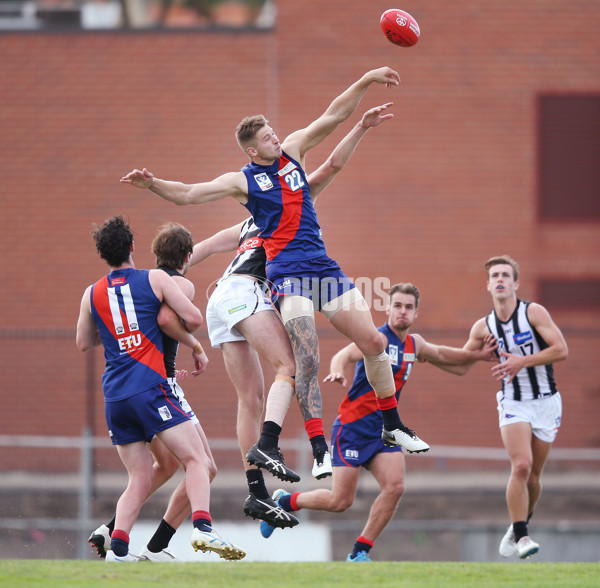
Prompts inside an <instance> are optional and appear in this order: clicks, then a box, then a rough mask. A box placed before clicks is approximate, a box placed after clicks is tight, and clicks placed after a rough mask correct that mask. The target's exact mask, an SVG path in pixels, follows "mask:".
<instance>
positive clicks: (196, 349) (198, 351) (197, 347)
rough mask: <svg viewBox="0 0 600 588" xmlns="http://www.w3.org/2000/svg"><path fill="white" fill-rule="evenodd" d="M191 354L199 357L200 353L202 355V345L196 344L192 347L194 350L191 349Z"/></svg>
mask: <svg viewBox="0 0 600 588" xmlns="http://www.w3.org/2000/svg"><path fill="white" fill-rule="evenodd" d="M192 353H195V354H197V355H201V354H202V353H204V349H202V345H200V343H196V345H194V348H193V349H192Z"/></svg>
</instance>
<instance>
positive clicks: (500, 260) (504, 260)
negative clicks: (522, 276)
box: [485, 254, 519, 282]
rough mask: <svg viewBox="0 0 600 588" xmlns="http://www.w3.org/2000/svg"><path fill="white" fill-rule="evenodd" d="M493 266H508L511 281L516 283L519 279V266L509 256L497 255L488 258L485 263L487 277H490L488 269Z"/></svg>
mask: <svg viewBox="0 0 600 588" xmlns="http://www.w3.org/2000/svg"><path fill="white" fill-rule="evenodd" d="M495 265H510V267H512V270H513V279H514V281H515V282H516V281H517V280H518V279H519V264H518V263H517V262H516V261H515V260H514V259H513V258H512V257H510V256H509V255H506V254H505V255H498V256H496V257H490V258H489V259H488V260H487V261H486V262H485V271H486V272H487V275H488V276H489V275H490V268H491V267H493V266H495Z"/></svg>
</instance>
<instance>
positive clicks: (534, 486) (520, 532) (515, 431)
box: [465, 255, 569, 559]
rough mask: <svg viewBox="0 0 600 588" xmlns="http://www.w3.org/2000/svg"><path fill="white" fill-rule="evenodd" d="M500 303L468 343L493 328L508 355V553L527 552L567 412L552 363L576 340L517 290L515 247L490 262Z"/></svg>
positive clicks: (503, 393) (503, 367)
mask: <svg viewBox="0 0 600 588" xmlns="http://www.w3.org/2000/svg"><path fill="white" fill-rule="evenodd" d="M485 270H486V272H487V289H488V292H489V293H490V294H491V296H492V302H493V305H494V309H493V310H492V312H490V314H489V315H487V316H486V317H484V318H481V319H479V320H478V321H477V322H476V323H475V324H474V325H473V327H472V329H471V334H470V337H469V340H468V341H467V343H466V344H465V349H470V350H473V349H479V348H480V347H481V345H482V341H483V340H484V338H485V336H486V334H487V333H493V334H494V335H495V336H496V337H497V338H498V342H499V346H500V361H501V363H500V364H498V365H497V366H494V367H493V368H492V373H493V375H494V376H495V377H496V379H497V380H499V381H501V382H502V389H501V390H500V391H499V392H498V394H497V395H496V398H497V401H498V413H499V415H500V436H501V437H502V442H503V443H504V447H505V448H506V451H507V452H508V457H509V459H510V464H511V470H510V477H509V479H508V485H507V488H506V503H507V506H508V514H509V516H510V520H511V524H510V525H509V527H508V529H507V531H506V534H505V535H504V537H503V538H502V541H501V543H500V548H499V551H500V555H501V556H503V557H511V556H514V555H518V556H519V557H520V558H521V559H525V558H527V557H530V556H532V555H533V554H535V553H537V552H538V551H539V548H540V546H539V544H538V543H536V542H535V541H533V540H532V539H531V538H530V537H529V530H528V523H529V521H530V519H531V516H532V515H533V510H534V508H535V505H536V504H537V501H538V500H539V497H540V494H541V491H542V485H541V478H542V472H543V470H544V465H545V464H546V460H547V459H548V454H549V452H550V448H551V447H552V443H553V442H554V440H555V439H556V435H557V434H558V429H559V427H560V424H561V418H562V400H561V396H560V393H559V392H558V388H557V386H556V382H555V380H554V369H553V366H552V364H553V363H554V362H557V361H563V360H565V359H567V356H568V353H569V351H568V347H567V343H566V341H565V338H564V337H563V334H562V333H561V331H560V329H559V328H558V327H557V326H556V324H555V323H554V321H553V320H552V317H551V316H550V313H549V312H548V311H547V310H546V309H545V308H544V307H543V306H541V305H540V304H537V303H535V302H524V301H523V300H519V299H518V298H517V290H518V289H519V265H518V263H517V262H516V261H515V260H514V259H512V258H511V257H509V256H508V255H501V256H499V257H492V258H491V259H489V260H488V261H487V262H486V264H485Z"/></svg>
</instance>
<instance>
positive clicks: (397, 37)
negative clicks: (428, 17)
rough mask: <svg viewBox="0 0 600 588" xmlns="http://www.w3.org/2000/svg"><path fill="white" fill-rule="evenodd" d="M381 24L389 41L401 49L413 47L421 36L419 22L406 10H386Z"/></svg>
mask: <svg viewBox="0 0 600 588" xmlns="http://www.w3.org/2000/svg"><path fill="white" fill-rule="evenodd" d="M380 24H381V30H382V31H383V34H384V35H385V36H386V37H387V39H388V41H390V43H394V45H400V47H412V46H413V45H414V44H416V42H417V41H418V40H419V37H420V36H421V31H420V29H419V25H418V24H417V21H416V20H415V19H414V18H413V17H412V16H411V15H410V14H408V12H404V10H398V9H397V8H390V9H389V10H386V11H385V12H384V13H383V14H382V15H381V21H380Z"/></svg>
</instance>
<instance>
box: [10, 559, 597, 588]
mask: <svg viewBox="0 0 600 588" xmlns="http://www.w3.org/2000/svg"><path fill="white" fill-rule="evenodd" d="M0 586H1V587H2V588H13V587H14V588H26V587H30V586H36V587H42V586H43V587H44V588H54V587H56V588H71V587H76V586H86V587H93V588H97V587H99V586H110V587H111V588H138V587H139V588H142V587H144V588H145V587H148V586H164V587H165V588H183V587H187V586H190V587H191V586H193V587H195V588H196V587H198V586H206V587H210V588H218V587H227V588H270V587H275V586H277V587H281V588H300V587H303V588H304V587H311V588H321V587H323V588H327V587H334V586H335V587H336V588H345V587H346V586H360V587H361V588H364V587H370V586H377V587H378V588H386V587H388V586H389V587H392V586H393V587H395V588H402V587H407V588H425V587H427V588H438V587H446V586H456V587H460V588H470V587H472V588H496V587H498V588H500V587H503V588H505V587H507V586H515V587H517V586H519V587H526V588H538V587H539V588H542V587H543V588H548V587H554V586H556V587H557V588H558V587H560V588H563V587H565V588H566V587H569V588H570V587H584V586H585V587H590V588H592V587H594V588H598V586H600V563H535V562H529V561H528V562H513V563H462V562H400V563H397V562H380V563H375V562H373V563H367V564H348V563H345V562H336V563H244V562H236V563H234V562H229V563H220V562H218V563H178V564H150V563H141V564H110V565H109V564H106V563H104V562H102V561H93V562H85V561H71V560H34V559H29V560H0Z"/></svg>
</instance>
